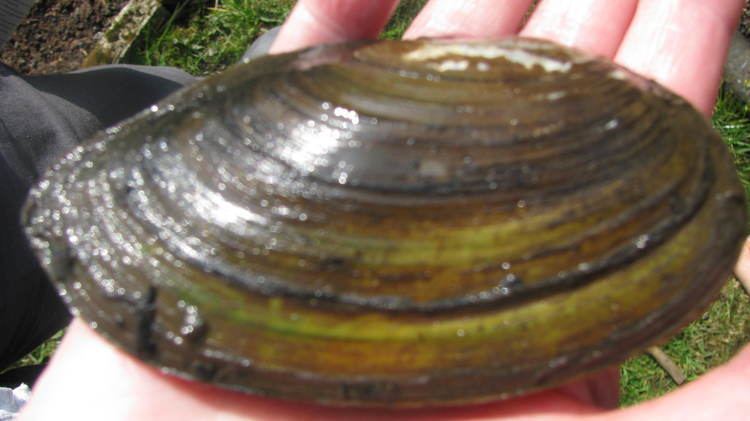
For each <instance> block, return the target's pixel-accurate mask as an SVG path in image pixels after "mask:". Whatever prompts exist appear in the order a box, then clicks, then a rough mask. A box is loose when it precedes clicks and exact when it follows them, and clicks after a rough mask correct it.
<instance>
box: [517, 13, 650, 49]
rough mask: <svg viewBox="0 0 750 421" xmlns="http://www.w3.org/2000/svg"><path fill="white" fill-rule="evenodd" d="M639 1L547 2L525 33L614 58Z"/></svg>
mask: <svg viewBox="0 0 750 421" xmlns="http://www.w3.org/2000/svg"><path fill="white" fill-rule="evenodd" d="M637 4H638V0H545V1H543V2H541V4H539V6H538V7H537V9H536V10H535V11H534V13H533V14H532V15H531V19H529V22H528V23H527V24H526V26H525V27H524V28H523V30H522V31H521V34H522V35H524V36H529V37H536V38H544V39H549V40H552V41H556V42H559V43H561V44H564V45H568V46H571V47H576V48H580V49H582V50H585V51H589V52H591V53H594V54H598V55H602V56H606V57H610V58H611V57H614V55H615V53H616V52H617V48H618V47H619V46H620V42H622V39H623V37H624V36H625V33H626V32H627V29H628V25H630V21H631V20H632V19H633V15H634V14H635V9H636V5H637Z"/></svg>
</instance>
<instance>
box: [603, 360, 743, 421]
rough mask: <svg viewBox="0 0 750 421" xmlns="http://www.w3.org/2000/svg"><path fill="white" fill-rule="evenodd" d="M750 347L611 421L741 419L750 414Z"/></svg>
mask: <svg viewBox="0 0 750 421" xmlns="http://www.w3.org/2000/svg"><path fill="white" fill-rule="evenodd" d="M748 389H750V346H748V347H745V349H744V350H743V351H742V352H740V354H738V355H737V356H736V357H734V358H733V359H732V360H731V361H730V362H729V363H728V364H726V365H724V366H722V367H719V368H717V369H714V370H713V371H711V372H710V373H708V374H706V375H705V376H703V377H702V378H700V379H699V380H696V381H695V382H693V383H689V384H687V385H685V386H682V387H681V388H680V389H678V390H676V391H674V392H672V393H670V394H668V395H666V396H664V397H662V398H660V399H656V400H652V401H648V402H646V403H644V404H641V405H638V406H636V407H633V408H630V409H627V410H625V411H621V412H620V413H617V414H616V415H617V416H616V417H611V418H609V419H610V421H612V420H620V419H622V420H660V421H669V420H691V421H714V420H740V419H747V417H748V413H750V399H748V398H747V391H748Z"/></svg>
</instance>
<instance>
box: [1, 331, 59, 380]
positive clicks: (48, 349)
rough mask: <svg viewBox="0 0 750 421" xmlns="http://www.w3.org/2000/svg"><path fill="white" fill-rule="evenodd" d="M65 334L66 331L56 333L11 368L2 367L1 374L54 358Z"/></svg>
mask: <svg viewBox="0 0 750 421" xmlns="http://www.w3.org/2000/svg"><path fill="white" fill-rule="evenodd" d="M64 333H65V330H61V331H59V332H57V333H55V334H54V335H53V336H52V337H51V338H49V339H47V340H46V341H45V342H44V343H42V344H41V345H39V346H38V347H36V349H34V350H33V351H31V352H29V353H28V354H27V355H26V356H24V357H23V358H21V359H20V360H18V361H16V362H15V363H14V364H13V365H11V366H10V367H6V368H2V367H0V374H1V373H3V372H5V371H8V370H12V369H14V368H18V367H25V366H28V365H39V364H41V363H43V362H45V361H46V360H47V359H49V358H50V357H51V356H52V354H53V353H54V352H55V349H57V346H58V345H59V344H60V341H61V340H62V337H63V334H64Z"/></svg>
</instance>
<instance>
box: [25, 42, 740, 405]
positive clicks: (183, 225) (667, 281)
mask: <svg viewBox="0 0 750 421" xmlns="http://www.w3.org/2000/svg"><path fill="white" fill-rule="evenodd" d="M25 223H26V226H27V231H28V234H29V237H30V238H31V241H32V244H33V246H34V247H35V249H36V250H37V252H38V254H39V256H40V259H41V261H42V262H43V264H44V265H45V266H46V268H47V269H48V271H49V273H50V276H51V278H52V279H53V281H54V282H55V283H56V284H57V286H58V287H59V289H60V291H61V293H62V295H63V297H64V298H65V299H66V300H67V302H68V303H69V304H70V306H71V308H72V309H73V310H74V312H75V313H77V314H79V315H80V316H81V317H83V318H84V319H85V320H87V321H88V322H89V323H90V325H91V326H93V327H94V328H95V329H96V330H97V331H99V332H100V333H101V334H103V335H105V336H106V337H108V338H109V339H110V340H112V341H113V342H115V343H117V344H118V345H119V346H121V347H123V348H124V349H126V350H127V351H129V352H131V353H133V354H135V355H137V356H138V357H140V358H142V359H143V360H144V361H147V362H149V363H151V364H154V365H156V366H159V367H161V368H163V369H164V370H166V371H168V372H171V373H175V374H177V375H181V376H184V377H188V378H195V379H198V380H202V381H207V382H211V383H215V384H218V385H222V386H226V387H230V388H234V389H241V390H245V391H249V392H253V393H257V394H262V395H271V396H277V397H283V398H288V399H294V400H305V401H316V402H321V403H327V404H334V405H393V406H420V405H439V404H450V403H457V402H478V401H486V400H489V399H496V398H500V397H503V396H509V395H513V394H517V393H520V392H522V391H526V390H532V389H537V388H541V387H546V386H551V385H555V384H560V383H561V382H564V381H566V380H569V379H571V378H573V377H576V376H578V375H581V374H585V373H587V372H591V371H593V370H595V369H599V368H602V367H604V366H607V365H610V364H614V363H617V362H619V361H621V360H623V359H624V358H626V357H628V356H629V355H632V354H633V353H634V352H637V351H639V350H641V349H643V348H644V347H645V346H647V345H650V344H652V343H653V342H654V341H657V340H659V339H663V338H664V337H665V335H668V334H671V333H674V332H675V330H676V329H677V328H679V327H680V326H682V325H683V324H684V323H686V322H687V321H689V320H690V318H692V317H695V316H697V315H698V314H700V312H701V311H702V310H703V309H705V307H706V305H707V304H708V302H709V301H710V300H711V299H712V298H713V297H714V296H715V294H716V293H717V291H718V289H719V288H720V287H721V285H722V284H723V283H724V281H725V280H726V278H727V277H728V276H729V274H730V271H731V268H732V265H733V263H734V261H735V259H736V257H737V253H738V250H739V247H740V244H741V240H742V238H743V233H744V229H745V199H744V193H743V190H742V188H741V186H740V184H739V182H738V179H737V176H736V173H735V169H734V166H733V164H732V161H731V159H730V156H729V154H728V153H727V151H726V150H725V147H724V145H723V144H722V141H721V139H720V138H719V137H718V136H717V135H716V134H715V133H714V132H713V131H712V129H711V127H710V125H709V123H708V122H707V121H706V119H705V118H704V117H702V116H701V115H700V114H699V113H698V112H697V111H695V110H694V109H693V108H692V107H691V106H689V105H688V104H687V103H685V102H684V101H683V100H682V99H680V98H678V97H677V96H675V95H673V94H671V93H669V92H667V91H666V90H665V89H663V88H661V87H659V86H657V85H656V84H655V83H653V82H650V81H647V80H645V79H642V78H640V77H637V76H635V75H633V74H631V73H629V72H628V71H626V70H624V69H622V68H619V67H617V66H615V65H613V64H610V63H608V62H605V61H602V60H598V59H593V58H590V57H587V56H585V55H583V54H581V53H579V52H575V51H570V50H567V49H563V48H561V47H558V46H556V45H553V44H550V43H547V42H543V41H535V40H526V39H508V40H503V41H496V42H475V43H450V42H440V41H416V42H374V43H357V44H345V45H334V46H325V47H318V48H313V49H310V50H306V51H302V52H298V53H292V54H286V55H279V56H269V57H264V58H260V59H257V60H255V61H253V62H250V63H247V64H244V65H240V66H237V67H234V68H232V69H230V70H228V71H226V72H224V73H223V74H221V75H218V76H215V77H211V78H208V79H206V80H205V81H202V82H201V83H199V84H197V85H195V86H193V87H191V88H189V89H187V90H185V91H182V92H180V93H178V94H177V95H175V96H173V97H170V98H169V99H168V100H167V101H165V102H163V103H161V104H159V105H158V106H154V107H152V109H151V110H150V111H149V112H146V113H144V114H142V115H140V116H139V117H137V118H135V119H133V120H132V121H129V122H127V123H126V124H124V125H122V126H120V127H116V128H113V129H110V130H108V131H107V132H106V133H103V134H102V135H100V136H99V137H98V138H95V139H93V140H92V141H91V142H89V143H87V144H86V145H85V146H82V147H80V148H78V149H76V150H75V151H73V152H71V153H70V154H68V155H67V156H66V157H65V158H64V159H63V160H62V161H61V162H60V163H59V164H57V165H55V166H54V167H53V168H52V169H51V170H50V171H49V172H48V173H47V174H46V176H45V178H44V179H43V180H42V181H41V182H40V184H39V185H38V187H37V188H36V189H35V190H34V191H33V192H32V194H31V198H30V201H29V204H28V206H27V210H26V216H25Z"/></svg>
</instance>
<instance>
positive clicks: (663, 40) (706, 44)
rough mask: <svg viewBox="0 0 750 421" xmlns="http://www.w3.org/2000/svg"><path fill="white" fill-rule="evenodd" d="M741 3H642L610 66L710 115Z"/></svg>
mask: <svg viewBox="0 0 750 421" xmlns="http://www.w3.org/2000/svg"><path fill="white" fill-rule="evenodd" d="M743 3H744V1H743V0H641V1H640V2H639V3H638V7H637V10H636V12H635V16H634V18H633V22H632V24H631V25H630V28H629V29H628V32H627V34H626V35H625V38H624V39H623V42H622V45H621V46H620V49H619V50H618V52H617V55H616V57H615V61H617V62H619V63H620V64H622V65H624V66H626V67H629V68H630V69H631V70H633V71H635V72H638V73H641V74H643V75H645V76H647V77H650V78H653V79H655V80H656V81H658V82H660V83H661V84H663V85H665V86H667V87H668V88H670V89H672V90H673V91H675V92H676V93H678V94H680V95H682V96H683V97H684V98H685V99H687V100H688V101H689V102H691V103H692V104H693V105H695V106H696V107H697V108H698V109H699V110H701V111H702V112H704V113H705V114H706V115H708V114H710V113H711V110H712V108H713V104H714V101H715V100H716V93H717V90H718V86H719V82H720V80H721V72H722V67H723V65H724V61H725V59H726V53H727V49H728V48H729V42H730V40H731V36H732V33H733V32H734V30H735V27H736V25H737V21H738V20H739V16H740V13H741V11H742V6H743Z"/></svg>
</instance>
